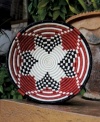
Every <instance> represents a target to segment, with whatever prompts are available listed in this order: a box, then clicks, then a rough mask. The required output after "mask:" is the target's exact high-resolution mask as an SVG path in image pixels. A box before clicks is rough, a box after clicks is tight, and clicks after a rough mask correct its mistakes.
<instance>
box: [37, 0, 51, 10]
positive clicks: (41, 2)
mask: <svg viewBox="0 0 100 122" xmlns="http://www.w3.org/2000/svg"><path fill="white" fill-rule="evenodd" d="M48 2H49V0H41V1H40V2H39V4H38V9H39V8H43V7H45V6H46V5H47V4H48Z"/></svg>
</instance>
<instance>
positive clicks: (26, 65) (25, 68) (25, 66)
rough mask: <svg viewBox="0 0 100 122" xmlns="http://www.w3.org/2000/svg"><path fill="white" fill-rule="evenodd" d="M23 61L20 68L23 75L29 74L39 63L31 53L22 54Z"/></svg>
mask: <svg viewBox="0 0 100 122" xmlns="http://www.w3.org/2000/svg"><path fill="white" fill-rule="evenodd" d="M22 59H23V63H22V66H21V67H20V71H21V73H22V74H23V75H25V74H29V72H30V70H31V69H32V66H33V65H34V64H35V63H36V62H38V61H37V60H36V59H34V57H32V55H31V53H30V52H29V51H26V52H23V53H22Z"/></svg>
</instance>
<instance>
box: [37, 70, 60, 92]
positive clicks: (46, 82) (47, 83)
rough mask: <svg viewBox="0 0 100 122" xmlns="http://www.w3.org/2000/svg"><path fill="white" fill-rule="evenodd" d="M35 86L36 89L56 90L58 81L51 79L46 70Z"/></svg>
mask: <svg viewBox="0 0 100 122" xmlns="http://www.w3.org/2000/svg"><path fill="white" fill-rule="evenodd" d="M36 88H37V89H38V90H43V89H46V88H50V89H52V90H55V91H57V90H58V89H59V83H58V82H57V81H55V80H54V79H52V77H50V75H49V73H48V72H47V73H46V74H45V76H44V77H43V78H42V79H41V80H39V81H37V82H36Z"/></svg>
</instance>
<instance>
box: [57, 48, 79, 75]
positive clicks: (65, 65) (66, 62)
mask: <svg viewBox="0 0 100 122" xmlns="http://www.w3.org/2000/svg"><path fill="white" fill-rule="evenodd" d="M76 57H77V52H76V50H74V49H72V50H68V51H67V53H66V55H65V56H64V58H63V59H62V60H61V61H60V63H58V65H60V67H61V68H62V69H63V70H64V72H65V74H66V76H68V77H73V76H75V72H74V67H73V63H74V62H75V58H76Z"/></svg>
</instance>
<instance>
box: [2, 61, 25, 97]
mask: <svg viewBox="0 0 100 122" xmlns="http://www.w3.org/2000/svg"><path fill="white" fill-rule="evenodd" d="M0 99H23V97H22V95H20V94H19V93H18V92H17V89H16V88H15V86H14V85H13V83H12V82H11V78H10V77H9V74H8V71H7V67H6V65H5V63H3V64H0Z"/></svg>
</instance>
